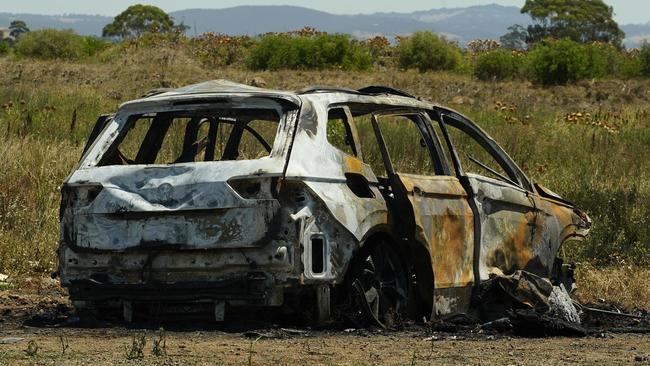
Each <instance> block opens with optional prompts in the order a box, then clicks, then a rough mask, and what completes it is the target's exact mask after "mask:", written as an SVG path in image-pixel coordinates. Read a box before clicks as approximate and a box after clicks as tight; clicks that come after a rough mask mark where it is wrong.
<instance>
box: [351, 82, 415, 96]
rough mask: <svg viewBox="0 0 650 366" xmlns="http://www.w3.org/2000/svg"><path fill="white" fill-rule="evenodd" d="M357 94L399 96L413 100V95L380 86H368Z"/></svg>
mask: <svg viewBox="0 0 650 366" xmlns="http://www.w3.org/2000/svg"><path fill="white" fill-rule="evenodd" d="M358 92H359V93H361V94H393V95H399V96H402V97H407V98H415V99H417V97H415V96H414V95H411V94H409V93H407V92H405V91H402V90H399V89H395V88H391V87H389V86H381V85H369V86H366V87H364V88H361V89H359V90H358Z"/></svg>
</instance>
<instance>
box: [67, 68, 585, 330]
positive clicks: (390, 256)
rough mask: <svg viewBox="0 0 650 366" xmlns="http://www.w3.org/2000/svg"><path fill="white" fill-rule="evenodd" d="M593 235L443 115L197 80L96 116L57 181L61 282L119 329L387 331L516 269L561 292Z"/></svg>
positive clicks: (501, 155)
mask: <svg viewBox="0 0 650 366" xmlns="http://www.w3.org/2000/svg"><path fill="white" fill-rule="evenodd" d="M589 226H590V221H589V218H588V217H587V216H586V214H584V213H583V212H582V211H580V210H578V209H577V208H575V206H574V205H573V204H571V203H569V202H567V201H565V200H563V199H562V198H560V197H559V196H558V195H557V194H555V193H553V192H551V191H549V190H548V189H545V188H543V187H542V186H539V185H537V184H535V183H533V182H532V181H531V180H530V179H529V178H528V177H527V176H526V175H525V174H524V173H523V172H522V171H521V170H520V169H519V168H518V167H517V165H516V164H515V163H514V162H513V161H512V159H511V158H509V157H508V155H507V154H506V153H505V152H504V151H503V150H502V149H501V148H500V147H499V146H498V145H497V144H496V143H495V142H494V141H493V140H492V139H491V138H490V137H489V136H488V135H487V134H486V133H485V132H483V131H482V130H481V129H480V128H478V127H477V126H476V125H475V124H474V123H472V122H471V121H470V120H468V119H467V118H466V117H464V116H462V115H461V114H459V113H457V112H454V111H452V110H449V109H447V108H444V107H441V106H438V105H436V104H432V103H429V102H425V101H422V100H420V99H418V98H415V97H412V96H410V95H408V94H406V93H404V92H401V91H398V90H394V89H391V88H386V87H367V88H364V89H360V90H348V89H340V88H326V87H322V88H319V87H314V88H308V89H304V90H301V91H298V92H286V91H276V90H266V89H259V88H254V87H249V86H246V85H241V84H235V83H231V82H227V81H210V82H205V83H202V84H197V85H192V86H188V87H184V88H181V89H176V90H171V91H165V92H159V93H152V94H151V95H149V96H147V97H145V98H142V99H139V100H136V101H132V102H128V103H125V104H123V105H122V106H121V107H120V108H119V110H118V112H117V113H116V114H115V115H108V116H102V117H101V118H100V119H99V120H98V121H97V124H96V125H95V127H94V129H93V131H92V133H91V136H90V139H89V141H88V143H87V145H86V148H85V149H84V153H83V156H82V158H81V160H80V162H79V165H78V166H77V168H76V169H75V170H74V172H73V173H72V174H71V175H70V176H69V177H68V179H67V180H66V181H65V183H64V185H63V186H62V203H61V238H60V248H59V261H60V276H61V282H62V284H63V285H64V286H66V287H67V288H68V289H69V293H70V297H71V299H72V300H73V301H74V303H75V304H76V305H77V306H79V307H83V306H103V305H107V306H108V305H112V306H118V307H121V308H122V310H123V311H124V316H125V317H126V318H127V319H129V318H131V317H132V314H133V311H134V310H133V309H135V308H136V307H137V306H138V305H139V304H151V303H157V304H171V305H170V306H172V305H173V304H183V305H187V304H194V305H196V306H207V307H209V308H213V309H214V311H215V316H216V317H217V318H218V319H222V318H223V314H224V309H226V308H229V307H236V306H250V305H253V306H279V305H283V304H285V305H286V304H292V303H293V304H301V305H299V306H311V307H312V308H313V309H314V310H315V312H314V313H315V315H316V317H317V319H318V320H325V319H327V318H328V317H329V316H330V313H331V310H332V309H334V307H335V306H338V307H340V308H342V309H346V311H350V312H352V313H355V314H357V315H359V316H363V317H364V318H367V319H372V320H374V321H375V322H378V323H379V324H385V323H386V322H389V320H390V319H391V318H392V317H394V315H396V314H408V315H411V316H417V317H418V319H421V318H422V316H425V317H427V318H430V317H436V316H440V315H444V314H453V313H464V312H469V311H472V310H473V309H476V308H477V307H478V305H479V304H477V301H480V300H479V299H478V296H477V294H478V292H479V288H480V285H481V283H484V282H485V281H487V280H488V279H489V278H490V277H491V276H495V275H497V276H499V275H508V274H512V273H514V272H515V271H517V270H525V271H527V272H530V273H533V274H535V275H537V276H540V277H543V278H548V279H550V280H552V281H554V282H556V283H559V282H563V281H569V284H570V271H568V270H567V266H566V265H563V264H562V261H561V260H559V259H557V258H556V256H557V252H558V250H559V248H560V246H561V245H562V244H563V243H564V242H565V241H567V240H569V239H581V238H583V237H584V236H585V235H586V234H587V232H588V229H589ZM296 299H299V300H296ZM305 299H309V301H311V305H309V303H307V305H305V302H304V301H305ZM301 301H302V302H301Z"/></svg>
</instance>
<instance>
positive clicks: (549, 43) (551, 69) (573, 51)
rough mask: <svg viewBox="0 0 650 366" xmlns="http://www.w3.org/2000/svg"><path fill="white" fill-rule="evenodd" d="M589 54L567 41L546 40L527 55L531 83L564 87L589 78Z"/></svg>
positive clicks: (577, 44)
mask: <svg viewBox="0 0 650 366" xmlns="http://www.w3.org/2000/svg"><path fill="white" fill-rule="evenodd" d="M591 72H592V70H591V67H590V60H589V53H588V52H587V50H586V48H585V47H584V46H583V45H581V44H579V43H576V42H574V41H571V40H569V39H560V40H552V39H547V40H544V41H542V42H540V43H538V44H537V45H536V46H535V47H534V48H533V50H532V51H531V52H530V53H529V54H528V73H529V77H530V79H531V81H533V82H534V83H537V84H542V85H565V84H567V83H569V82H572V81H577V80H581V79H584V78H587V77H590V76H591Z"/></svg>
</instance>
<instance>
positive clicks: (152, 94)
mask: <svg viewBox="0 0 650 366" xmlns="http://www.w3.org/2000/svg"><path fill="white" fill-rule="evenodd" d="M224 94H228V95H239V96H253V97H256V96H259V97H270V98H278V99H284V100H287V101H290V102H291V103H293V104H295V105H300V104H301V96H305V97H308V96H310V95H337V96H338V98H335V99H338V100H341V97H342V98H346V95H347V96H349V97H350V99H351V100H354V101H358V102H368V103H372V102H378V103H380V104H392V103H395V105H403V106H418V107H421V108H425V107H427V108H431V107H434V106H436V104H432V103H428V102H426V101H423V100H422V99H420V98H417V97H415V96H413V95H411V94H409V93H406V92H404V91H402V90H399V89H395V88H391V87H387V86H376V85H373V86H367V87H364V88H361V89H358V90H354V89H348V88H341V87H333V86H309V87H306V88H303V89H300V90H297V91H289V90H278V89H266V88H259V87H255V86H251V85H246V84H240V83H236V82H233V81H230V80H224V79H218V80H210V81H205V82H201V83H197V84H192V85H187V86H183V87H180V88H175V89H172V88H163V89H154V90H151V91H149V92H147V93H146V94H145V95H143V96H142V98H140V99H136V100H131V101H128V102H126V103H124V104H122V105H121V106H120V109H123V108H125V109H131V108H139V107H144V106H146V105H151V104H158V103H165V102H169V101H178V100H186V99H199V98H206V97H211V96H220V95H224Z"/></svg>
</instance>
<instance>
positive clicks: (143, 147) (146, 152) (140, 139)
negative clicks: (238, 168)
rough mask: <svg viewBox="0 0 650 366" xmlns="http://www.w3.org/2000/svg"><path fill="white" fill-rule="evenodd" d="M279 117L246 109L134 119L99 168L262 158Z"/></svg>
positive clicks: (273, 113)
mask: <svg viewBox="0 0 650 366" xmlns="http://www.w3.org/2000/svg"><path fill="white" fill-rule="evenodd" d="M280 119H281V117H280V116H279V115H278V113H277V112H276V111H275V110H245V109H242V110H223V111H180V112H166V113H158V114H150V115H139V116H134V117H131V118H130V120H129V121H128V122H127V124H126V126H125V128H124V129H123V131H122V132H121V133H120V135H119V137H118V138H117V139H116V141H114V143H113V146H111V148H110V149H109V150H108V151H107V152H106V153H105V154H104V156H103V157H102V159H101V161H100V163H99V166H106V165H129V164H178V163H188V162H200V161H219V160H249V159H259V158H262V157H264V156H268V155H270V153H271V150H272V146H273V143H274V141H275V136H276V133H277V130H278V127H279V126H278V124H279V122H280Z"/></svg>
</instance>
